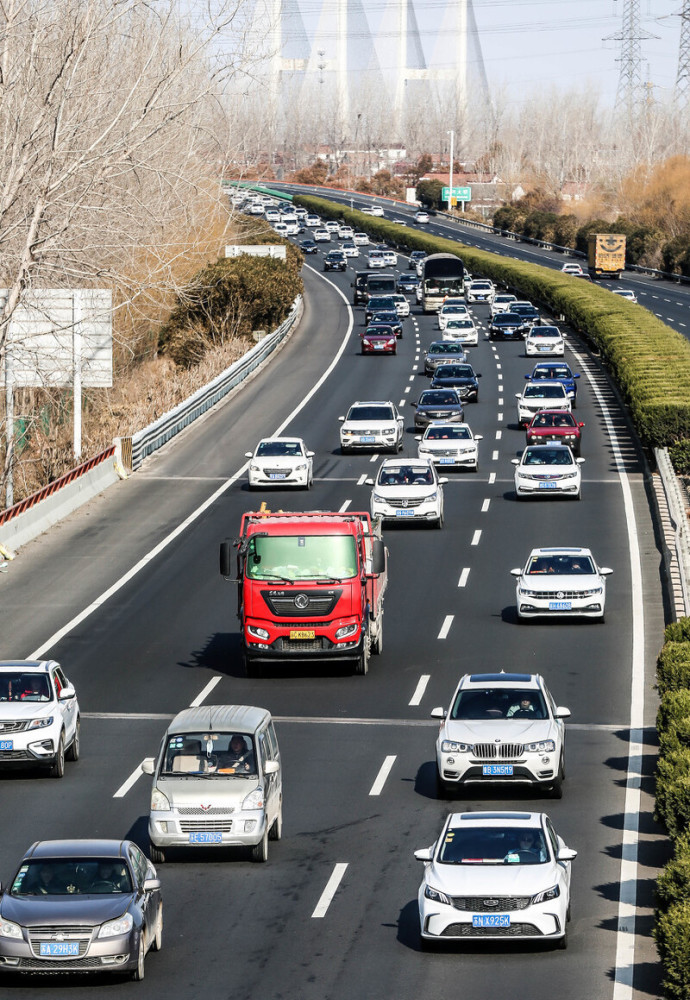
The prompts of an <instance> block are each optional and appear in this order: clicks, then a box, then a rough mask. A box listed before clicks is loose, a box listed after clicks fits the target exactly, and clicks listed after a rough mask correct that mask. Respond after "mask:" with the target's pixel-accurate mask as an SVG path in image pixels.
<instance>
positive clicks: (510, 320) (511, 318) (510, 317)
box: [491, 312, 521, 326]
mask: <svg viewBox="0 0 690 1000" xmlns="http://www.w3.org/2000/svg"><path fill="white" fill-rule="evenodd" d="M520 318H521V317H520V316H518V315H517V313H512V312H509V313H499V314H498V316H494V318H493V320H492V321H491V322H492V323H493V324H494V326H515V324H516V323H519V322H520Z"/></svg>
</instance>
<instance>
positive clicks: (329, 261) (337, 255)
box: [323, 250, 347, 271]
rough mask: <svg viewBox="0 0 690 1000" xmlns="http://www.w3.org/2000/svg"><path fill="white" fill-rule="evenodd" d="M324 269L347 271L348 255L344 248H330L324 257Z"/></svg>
mask: <svg viewBox="0 0 690 1000" xmlns="http://www.w3.org/2000/svg"><path fill="white" fill-rule="evenodd" d="M323 269H324V271H346V270H347V257H346V256H345V254H344V253H343V251H342V250H329V251H328V253H327V254H326V256H325V257H324V259H323Z"/></svg>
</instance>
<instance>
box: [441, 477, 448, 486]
mask: <svg viewBox="0 0 690 1000" xmlns="http://www.w3.org/2000/svg"><path fill="white" fill-rule="evenodd" d="M447 482H448V476H441V478H440V479H439V483H441V484H443V483H447Z"/></svg>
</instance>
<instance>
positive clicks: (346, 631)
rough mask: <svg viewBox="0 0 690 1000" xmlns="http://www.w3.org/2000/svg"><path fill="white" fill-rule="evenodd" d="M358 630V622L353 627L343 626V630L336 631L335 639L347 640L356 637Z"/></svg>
mask: <svg viewBox="0 0 690 1000" xmlns="http://www.w3.org/2000/svg"><path fill="white" fill-rule="evenodd" d="M358 628H359V625H358V623H357V622H353V623H352V624H351V625H343V626H342V628H339V629H338V630H337V631H336V633H335V637H336V639H346V638H347V636H349V635H354V634H355V632H356V631H357V630H358Z"/></svg>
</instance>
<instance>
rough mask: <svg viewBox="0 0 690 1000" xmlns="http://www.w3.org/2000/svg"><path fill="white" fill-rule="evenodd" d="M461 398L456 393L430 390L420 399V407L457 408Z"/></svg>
mask: <svg viewBox="0 0 690 1000" xmlns="http://www.w3.org/2000/svg"><path fill="white" fill-rule="evenodd" d="M459 402H460V398H459V396H458V394H457V393H456V392H448V391H447V390H438V389H428V390H427V391H426V392H423V393H422V395H421V396H420V397H419V404H418V405H419V406H457V405H458V404H459Z"/></svg>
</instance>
